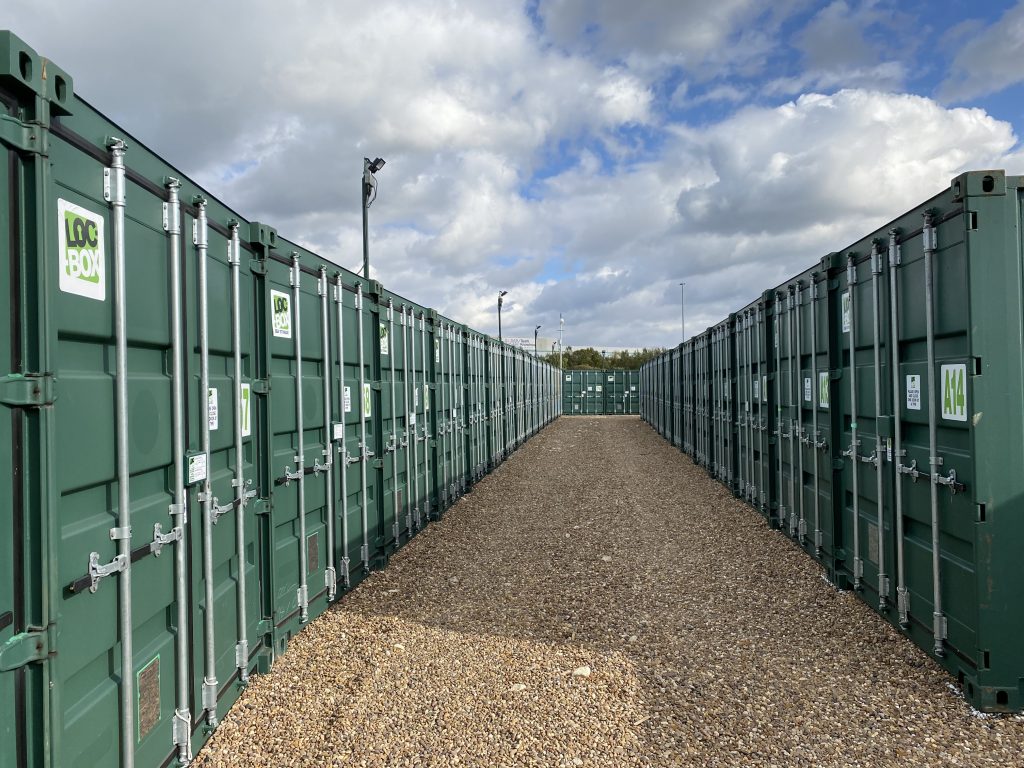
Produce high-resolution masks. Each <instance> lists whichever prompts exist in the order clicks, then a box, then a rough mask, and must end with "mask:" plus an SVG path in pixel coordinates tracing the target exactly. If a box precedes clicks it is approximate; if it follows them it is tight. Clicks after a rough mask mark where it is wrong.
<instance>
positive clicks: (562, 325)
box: [558, 312, 565, 370]
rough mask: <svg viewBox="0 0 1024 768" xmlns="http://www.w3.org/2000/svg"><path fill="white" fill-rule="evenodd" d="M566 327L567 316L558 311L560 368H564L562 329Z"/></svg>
mask: <svg viewBox="0 0 1024 768" xmlns="http://www.w3.org/2000/svg"><path fill="white" fill-rule="evenodd" d="M563 328H565V318H563V317H562V313H561V312H559V313H558V370H562V329H563Z"/></svg>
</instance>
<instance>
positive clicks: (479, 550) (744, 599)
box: [196, 416, 1024, 768]
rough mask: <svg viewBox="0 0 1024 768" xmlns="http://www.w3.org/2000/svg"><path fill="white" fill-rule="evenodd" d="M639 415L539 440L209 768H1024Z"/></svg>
mask: <svg viewBox="0 0 1024 768" xmlns="http://www.w3.org/2000/svg"><path fill="white" fill-rule="evenodd" d="M950 683H951V678H950V677H949V676H948V675H947V674H946V673H945V672H944V671H942V670H941V669H940V668H939V667H938V666H936V665H935V664H933V663H932V662H931V661H930V660H929V659H928V658H927V657H926V656H925V655H924V654H923V653H921V652H920V651H918V650H917V649H916V648H915V647H914V646H913V645H912V644H911V643H910V642H908V641H906V640H905V639H904V638H902V637H901V636H900V635H899V634H898V633H897V632H896V631H895V630H893V629H892V628H890V627H889V626H888V625H887V624H886V623H885V622H883V621H882V620H881V619H880V618H879V617H877V616H876V615H875V614H874V613H873V612H872V611H871V610H870V609H869V608H868V607H867V606H865V605H863V604H862V603H861V602H860V601H859V600H857V599H856V598H855V597H853V596H852V595H849V594H846V593H841V592H838V591H836V590H835V589H834V588H833V587H831V586H830V585H829V584H828V583H827V582H826V581H825V580H823V579H822V578H821V571H820V569H819V568H818V567H817V566H816V565H815V564H814V563H813V562H812V561H811V560H810V558H808V557H807V556H806V555H804V554H803V553H801V552H800V551H798V550H797V548H796V547H795V546H793V545H792V544H791V543H790V542H789V541H787V540H786V539H785V538H784V537H783V536H781V535H780V534H778V533H775V532H772V531H771V530H769V529H768V527H767V526H766V524H765V523H764V522H763V521H762V519H761V518H760V517H758V516H757V515H756V514H755V513H754V512H753V511H752V510H750V509H749V508H748V507H746V506H744V505H742V504H740V503H739V502H737V501H736V500H735V499H733V498H732V496H731V495H730V494H728V493H727V492H726V491H725V489H724V488H722V487H721V486H720V485H718V483H716V482H714V481H712V480H711V479H709V478H708V477H707V475H706V474H705V473H704V471H703V470H701V469H698V468H697V467H695V466H694V465H693V464H692V463H691V462H690V460H689V459H688V458H687V457H686V456H684V455H683V454H681V453H679V452H678V451H677V450H676V449H674V448H672V447H671V446H669V445H668V444H667V443H665V442H664V441H663V440H661V438H659V437H658V436H657V434H656V433H655V432H653V431H652V430H651V429H650V428H649V427H648V426H646V425H645V424H644V423H643V422H641V421H640V420H639V419H638V418H636V417H629V416H626V417H567V418H562V419H560V420H559V421H557V422H556V423H555V424H554V425H552V426H551V427H549V428H548V429H546V430H545V431H544V432H543V433H541V434H540V435H538V436H537V437H535V438H534V439H533V440H531V441H530V442H529V443H528V444H527V445H526V446H525V447H524V448H522V449H521V450H520V451H519V452H518V453H516V454H515V455H514V456H513V457H512V458H511V459H509V460H508V461H507V462H506V463H505V464H504V465H502V466H501V467H500V468H499V469H498V470H497V471H495V472H494V473H493V474H492V475H491V476H489V477H488V478H486V479H485V480H484V481H483V482H481V483H480V484H478V485H477V486H476V488H475V489H474V490H473V492H472V493H471V494H470V495H468V496H467V497H465V498H464V499H462V500H461V501H460V502H459V503H458V504H457V505H456V506H455V507H454V508H452V509H451V510H450V511H449V512H448V514H447V516H446V517H445V519H444V520H443V521H442V522H441V523H435V524H434V525H432V526H431V527H429V528H428V529H427V530H426V531H425V532H424V533H423V534H421V535H420V536H418V537H417V538H416V539H415V540H414V541H413V542H412V543H411V544H410V545H409V546H408V547H406V548H405V549H404V550H402V551H401V552H400V553H399V554H398V555H396V556H395V557H394V558H393V559H392V561H391V565H390V566H389V567H388V568H387V569H386V570H385V571H382V572H380V573H377V574H375V575H373V576H372V577H371V578H370V579H368V580H367V581H366V582H364V584H363V585H361V586H360V587H359V588H358V589H356V590H355V591H354V592H353V593H352V594H351V595H348V596H347V597H345V598H344V599H343V600H342V601H341V602H340V604H338V605H336V606H335V607H334V608H333V609H332V610H330V611H328V612H327V613H326V614H325V615H324V616H322V617H321V618H319V619H317V620H316V621H314V622H312V623H311V625H310V626H309V627H308V628H307V629H306V630H305V631H304V632H302V634H301V635H299V636H298V637H297V638H295V639H294V640H293V641H292V643H291V646H290V647H289V650H288V652H287V653H286V654H285V655H284V656H283V657H282V658H280V659H279V660H278V661H277V663H276V664H275V666H274V668H273V670H272V671H271V673H270V674H268V675H264V676H260V677H257V678H255V679H254V680H253V682H252V683H251V684H250V686H249V688H248V690H247V691H246V692H245V694H244V695H243V696H242V698H241V699H240V700H239V702H238V703H237V704H236V706H235V707H234V708H233V709H232V711H231V712H230V713H228V715H227V716H226V717H225V718H224V722H223V724H222V725H221V727H220V729H219V730H218V731H217V733H216V734H215V736H214V737H213V739H212V740H211V742H210V743H209V744H208V745H207V747H206V748H205V749H204V750H203V752H202V753H201V754H200V755H199V757H198V759H197V761H196V765H199V766H250V765H251V766H266V765H274V766H292V765H294V766H321V765H345V766H408V767H409V768H414V767H415V768H426V767H428V766H438V767H440V766H467V767H470V766H480V767H481V768H504V767H505V766H508V767H509V768H512V767H513V766H515V767H518V766H538V767H539V766H544V767H545V768H548V767H554V766H594V767H597V766H608V767H609V768H624V767H625V766H659V767H660V766H728V767H729V768H732V767H734V766H747V765H750V766H780V767H782V766H843V768H849V767H850V766H890V765H891V766H910V765H915V766H946V765H951V766H988V765H992V766H997V765H998V766H1024V718H1021V717H993V716H981V715H979V714H977V713H974V712H972V710H971V709H970V708H969V707H968V706H967V705H966V704H965V703H964V702H963V700H962V699H961V698H959V696H958V695H957V694H956V693H955V692H954V691H953V690H952V689H951V687H950Z"/></svg>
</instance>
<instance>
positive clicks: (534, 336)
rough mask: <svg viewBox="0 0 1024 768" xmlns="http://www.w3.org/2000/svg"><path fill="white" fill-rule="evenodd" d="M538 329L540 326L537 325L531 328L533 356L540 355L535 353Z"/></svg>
mask: <svg viewBox="0 0 1024 768" xmlns="http://www.w3.org/2000/svg"><path fill="white" fill-rule="evenodd" d="M539 330H540V326H539V325H538V326H537V327H536V328H534V329H533V356H534V357H540V355H538V354H537V331H539Z"/></svg>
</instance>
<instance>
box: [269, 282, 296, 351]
mask: <svg viewBox="0 0 1024 768" xmlns="http://www.w3.org/2000/svg"><path fill="white" fill-rule="evenodd" d="M270 313H271V318H272V322H273V329H274V335H275V336H277V337H278V338H280V339H290V338H291V337H292V297H291V296H289V295H288V294H287V293H282V292H281V291H274V290H272V291H271V292H270Z"/></svg>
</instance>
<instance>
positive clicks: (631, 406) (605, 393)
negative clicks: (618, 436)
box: [562, 370, 640, 416]
mask: <svg viewBox="0 0 1024 768" xmlns="http://www.w3.org/2000/svg"><path fill="white" fill-rule="evenodd" d="M639 388H640V371H627V370H603V371H590V370H586V371H583V370H581V371H562V413H563V414H565V415H566V416H572V415H576V416H581V415H587V414H589V415H592V416H593V415H609V414H615V413H633V414H636V413H640V392H639Z"/></svg>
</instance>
